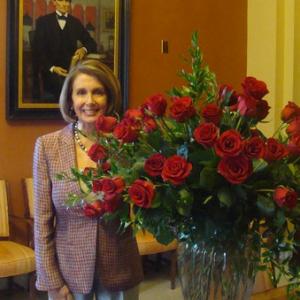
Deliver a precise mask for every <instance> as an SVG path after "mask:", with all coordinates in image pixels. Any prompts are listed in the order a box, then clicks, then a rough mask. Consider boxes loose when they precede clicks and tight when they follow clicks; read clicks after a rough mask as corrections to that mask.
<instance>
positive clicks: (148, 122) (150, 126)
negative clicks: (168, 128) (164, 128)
mask: <svg viewBox="0 0 300 300" xmlns="http://www.w3.org/2000/svg"><path fill="white" fill-rule="evenodd" d="M156 128H157V123H156V121H155V119H154V118H151V117H149V116H145V117H144V119H143V129H144V131H145V132H148V133H149V132H152V131H154V130H155V129H156Z"/></svg>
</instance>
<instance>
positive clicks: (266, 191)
mask: <svg viewBox="0 0 300 300" xmlns="http://www.w3.org/2000/svg"><path fill="white" fill-rule="evenodd" d="M256 192H265V193H273V192H274V190H273V189H258V190H256Z"/></svg>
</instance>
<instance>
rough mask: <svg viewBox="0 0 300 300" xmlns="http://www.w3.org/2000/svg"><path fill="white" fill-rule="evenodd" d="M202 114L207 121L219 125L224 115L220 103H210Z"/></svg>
mask: <svg viewBox="0 0 300 300" xmlns="http://www.w3.org/2000/svg"><path fill="white" fill-rule="evenodd" d="M201 115H202V117H203V118H204V120H205V121H206V122H212V123H214V124H215V125H219V123H220V120H221V116H222V110H221V108H220V107H219V106H218V105H216V104H214V103H210V104H207V105H206V106H205V107H204V108H203V109H202V112H201Z"/></svg>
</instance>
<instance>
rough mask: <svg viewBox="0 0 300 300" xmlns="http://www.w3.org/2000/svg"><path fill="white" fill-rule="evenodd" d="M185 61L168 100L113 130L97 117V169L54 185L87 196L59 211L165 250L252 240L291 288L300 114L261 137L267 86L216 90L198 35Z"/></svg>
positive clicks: (297, 272)
mask: <svg viewBox="0 0 300 300" xmlns="http://www.w3.org/2000/svg"><path fill="white" fill-rule="evenodd" d="M190 55H191V58H192V65H191V67H192V68H191V72H187V71H185V70H182V71H181V72H180V76H181V77H182V78H183V79H184V80H185V81H186V84H185V85H184V86H183V87H181V88H173V89H172V90H171V91H170V93H169V97H170V99H169V100H167V97H165V96H164V95H162V94H156V95H153V96H150V97H148V98H147V99H146V100H145V102H144V103H143V104H142V105H141V106H140V107H139V108H137V109H128V110H127V111H126V112H125V114H124V116H123V118H122V119H121V120H120V119H119V118H117V117H113V116H101V117H99V119H98V121H97V123H96V129H97V131H96V132H95V135H94V136H93V138H94V140H95V144H94V145H93V146H92V148H91V149H90V150H89V156H90V158H91V159H92V160H94V161H95V162H97V168H96V169H91V168H86V169H85V170H83V171H82V170H77V169H72V175H71V176H70V175H68V174H67V173H62V174H60V175H59V176H58V177H59V178H60V179H71V180H78V181H81V182H82V183H84V184H85V185H86V186H87V191H86V190H85V191H82V194H80V195H70V196H69V199H68V200H67V201H66V205H68V206H75V205H80V206H82V208H83V213H84V214H85V215H86V216H89V217H99V216H101V217H103V218H104V219H107V220H110V219H113V218H118V219H120V226H121V228H122V227H123V228H124V227H127V226H133V227H134V228H135V229H136V230H138V229H146V230H148V231H150V232H151V233H152V234H153V235H154V236H155V237H156V238H157V240H158V241H160V242H162V243H165V244H167V243H169V242H171V241H172V240H173V239H174V238H178V239H180V240H194V239H197V237H199V236H201V238H202V239H205V240H206V241H207V243H216V242H217V243H218V244H233V245H236V244H237V243H238V241H242V240H243V237H245V235H248V236H249V235H250V236H251V237H252V241H253V247H255V248H256V249H257V250H258V251H259V253H262V255H260V256H259V258H258V259H259V267H260V269H263V270H269V271H270V275H271V279H272V281H273V283H274V285H276V284H277V283H278V282H279V280H280V278H281V276H282V275H286V276H288V277H289V278H290V280H291V281H292V282H294V280H295V279H297V280H299V278H300V268H299V253H298V252H297V251H299V249H300V248H299V241H300V236H299V228H300V202H299V194H300V165H299V154H300V107H298V106H297V105H296V104H295V103H293V102H289V103H288V104H287V105H286V106H285V107H284V108H283V110H282V113H281V120H282V123H281V125H280V127H279V129H278V130H277V132H276V133H275V134H274V135H273V136H272V137H266V136H265V135H264V134H263V132H262V131H260V130H259V128H258V127H257V125H258V124H259V123H260V122H265V121H264V120H265V119H266V117H267V116H268V111H269V109H270V107H269V105H268V102H267V101H266V100H264V96H265V95H266V94H267V93H268V89H267V86H266V84H265V83H264V82H262V81H260V80H257V79H256V78H254V77H246V78H245V79H244V81H243V82H242V84H241V87H242V89H241V91H240V92H237V91H235V90H234V89H233V88H232V87H231V86H229V85H222V86H220V88H219V89H218V88H217V84H216V80H215V76H214V74H213V73H212V72H210V70H209V68H208V67H207V66H203V59H202V53H201V51H200V49H199V46H198V35H197V34H196V33H195V34H193V37H192V46H191V48H190ZM168 104H169V105H168ZM130 207H131V209H132V211H133V214H129V209H130ZM297 255H298V263H297V264H296V261H297ZM256 259H257V258H256ZM291 286H292V287H293V288H296V289H297V288H298V291H296V294H293V295H297V296H296V297H299V287H298V286H297V284H293V285H291ZM297 293H298V294H297Z"/></svg>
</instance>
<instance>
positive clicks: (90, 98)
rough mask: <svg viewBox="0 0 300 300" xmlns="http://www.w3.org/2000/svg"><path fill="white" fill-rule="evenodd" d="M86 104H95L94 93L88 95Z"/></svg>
mask: <svg viewBox="0 0 300 300" xmlns="http://www.w3.org/2000/svg"><path fill="white" fill-rule="evenodd" d="M86 102H87V103H95V99H94V95H93V94H92V93H88V94H87V95H86Z"/></svg>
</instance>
